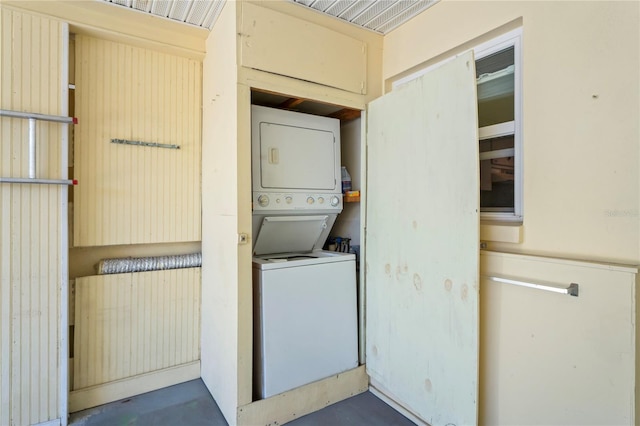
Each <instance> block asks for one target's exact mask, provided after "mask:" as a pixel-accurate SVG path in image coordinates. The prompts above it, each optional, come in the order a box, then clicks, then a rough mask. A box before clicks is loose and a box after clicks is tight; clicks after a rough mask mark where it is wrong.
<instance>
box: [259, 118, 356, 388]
mask: <svg viewBox="0 0 640 426" xmlns="http://www.w3.org/2000/svg"><path fill="white" fill-rule="evenodd" d="M251 114H252V115H251V157H252V158H251V161H252V190H253V254H254V257H253V287H254V378H255V380H254V383H255V394H256V395H255V396H256V398H259V399H263V398H268V397H270V396H273V395H276V394H279V393H282V392H285V391H287V390H290V389H293V388H296V387H299V386H302V385H304V384H307V383H311V382H314V381H316V380H320V379H323V378H325V377H329V376H331V375H334V374H338V373H341V372H343V371H346V370H349V369H352V368H355V367H357V366H358V337H357V301H356V293H357V290H356V268H355V256H354V255H353V254H350V253H339V252H332V251H323V250H322V246H323V245H324V243H325V241H326V239H327V237H328V235H329V232H330V231H331V228H332V226H333V224H334V222H335V220H336V217H337V215H338V214H339V213H340V212H341V211H342V195H341V193H342V189H341V169H340V122H339V120H337V119H333V118H327V117H320V116H315V115H309V114H302V113H297V112H291V111H285V110H278V109H273V108H266V107H261V106H252V110H251Z"/></svg>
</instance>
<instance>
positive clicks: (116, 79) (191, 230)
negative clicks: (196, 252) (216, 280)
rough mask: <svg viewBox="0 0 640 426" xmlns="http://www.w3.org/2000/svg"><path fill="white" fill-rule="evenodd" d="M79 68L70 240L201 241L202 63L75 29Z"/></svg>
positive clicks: (100, 242)
mask: <svg viewBox="0 0 640 426" xmlns="http://www.w3.org/2000/svg"><path fill="white" fill-rule="evenodd" d="M76 64H77V66H76V115H77V116H78V119H79V122H80V124H79V125H78V126H77V128H76V141H75V155H76V158H78V161H77V164H76V170H77V172H76V176H77V178H78V180H79V182H80V184H79V185H78V186H77V187H76V188H75V193H74V197H75V212H74V220H75V226H74V244H75V245H76V246H98V245H113V244H143V243H160V242H180V241H199V240H200V123H201V118H200V117H201V112H200V105H201V78H202V72H201V62H200V61H196V60H193V59H187V58H183V57H179V56H174V55H170V54H166V53H160V52H156V51H152V50H149V49H143V48H138V47H133V46H129V45H125V44H122V43H115V42H111V41H106V40H101V39H96V38H92V37H88V36H84V35H78V36H77V37H76ZM113 138H117V139H129V140H136V141H145V142H155V143H162V144H175V145H180V149H178V150H174V149H165V148H152V147H142V146H129V145H117V144H112V143H111V139H113Z"/></svg>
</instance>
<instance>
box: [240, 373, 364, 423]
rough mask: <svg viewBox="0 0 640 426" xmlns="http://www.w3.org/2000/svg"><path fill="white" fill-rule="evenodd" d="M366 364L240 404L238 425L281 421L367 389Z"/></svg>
mask: <svg viewBox="0 0 640 426" xmlns="http://www.w3.org/2000/svg"><path fill="white" fill-rule="evenodd" d="M368 387H369V377H368V376H367V373H366V371H365V367H364V365H362V366H360V367H357V368H354V369H353V370H349V371H345V372H344V373H340V374H336V375H335V376H331V377H328V378H326V379H323V380H319V381H317V382H313V383H310V384H308V385H304V386H301V387H299V388H296V389H292V390H290V391H287V392H283V393H281V394H279V395H275V396H272V397H270V398H266V399H262V400H259V401H255V402H252V403H250V404H247V405H244V406H242V407H238V414H237V419H238V421H237V424H238V425H247V426H249V425H269V424H271V425H281V424H283V423H286V422H289V421H291V420H295V419H297V418H299V417H302V416H304V415H307V414H310V413H313V412H314V411H318V410H320V409H322V408H324V407H326V406H328V405H331V404H335V403H336V402H340V401H342V400H344V399H347V398H349V397H351V396H354V395H358V394H360V393H363V392H366V391H367V388H368Z"/></svg>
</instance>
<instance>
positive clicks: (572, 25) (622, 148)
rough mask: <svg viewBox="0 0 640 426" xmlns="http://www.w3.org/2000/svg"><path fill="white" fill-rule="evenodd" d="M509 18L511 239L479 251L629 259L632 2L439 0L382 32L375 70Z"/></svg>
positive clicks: (637, 34) (639, 11)
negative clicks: (519, 193) (516, 164)
mask: <svg viewBox="0 0 640 426" xmlns="http://www.w3.org/2000/svg"><path fill="white" fill-rule="evenodd" d="M518 26H522V31H523V151H524V222H523V229H522V234H523V240H522V243H521V244H506V243H490V244H489V248H491V249H493V250H499V251H510V252H518V253H530V254H531V253H533V254H542V255H550V256H559V257H567V258H575V259H586V260H599V261H611V262H618V263H627V264H637V263H639V262H640V213H639V212H640V175H639V170H640V142H639V141H640V130H639V121H638V117H639V116H640V85H639V79H638V75H639V72H640V30H639V28H640V3H638V2H589V1H577V2H535V1H518V2H515V1H514V2H492V1H483V2H473V1H449V0H444V1H442V2H440V3H438V4H436V5H435V6H433V7H432V8H430V9H429V10H428V11H426V12H424V13H422V14H421V15H419V16H418V17H416V18H414V19H413V20H411V21H409V22H408V23H407V24H405V25H403V26H402V27H400V28H398V29H396V30H394V31H392V32H391V33H390V34H388V35H387V36H386V37H385V41H384V43H385V44H384V61H383V67H384V72H383V78H384V79H385V81H387V82H389V81H392V80H393V79H394V78H396V77H397V76H402V75H404V74H406V73H407V72H409V71H412V70H416V69H419V68H421V67H424V66H425V65H428V64H431V63H435V62H437V61H439V60H441V59H444V58H446V57H449V56H451V55H452V54H454V53H457V52H459V51H462V50H465V49H468V48H470V47H472V46H474V45H476V44H478V43H480V42H482V41H486V40H488V39H491V38H493V37H495V36H497V35H499V34H500V33H501V32H505V31H506V30H508V29H512V28H515V27H518ZM418 40H421V41H422V42H417V41H418ZM429 40H430V42H424V41H429Z"/></svg>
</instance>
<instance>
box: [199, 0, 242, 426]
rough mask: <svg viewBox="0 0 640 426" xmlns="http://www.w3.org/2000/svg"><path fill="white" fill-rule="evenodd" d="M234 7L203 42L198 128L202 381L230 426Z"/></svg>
mask: <svg viewBox="0 0 640 426" xmlns="http://www.w3.org/2000/svg"><path fill="white" fill-rule="evenodd" d="M236 7H237V3H236V2H227V4H226V5H225V6H224V9H223V10H222V13H221V15H220V17H219V18H218V21H217V23H216V25H215V27H214V29H213V30H212V31H211V34H210V36H209V38H208V39H207V44H206V48H207V56H206V57H205V60H204V63H203V67H204V68H203V70H204V73H203V76H204V77H203V109H202V114H203V120H202V122H203V128H202V164H203V168H202V336H201V359H202V370H201V373H202V380H203V381H204V383H205V384H206V386H207V388H208V389H209V391H210V392H211V394H212V395H213V397H214V398H215V400H216V402H217V403H218V406H219V407H220V410H221V411H222V413H223V414H224V416H225V418H226V419H227V421H228V422H229V423H230V424H234V423H235V419H236V407H238V406H239V392H238V371H239V368H238V364H239V360H238V328H239V324H238V315H239V310H240V305H241V301H240V300H239V296H238V258H239V255H238V250H237V249H236V247H237V241H238V161H237V156H238V154H237V149H238V142H237V139H238V119H237V109H238V99H237V96H238V93H237V87H238V86H237V81H238V77H237V74H238V71H237V65H236V64H237V58H236V32H237V31H236Z"/></svg>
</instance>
